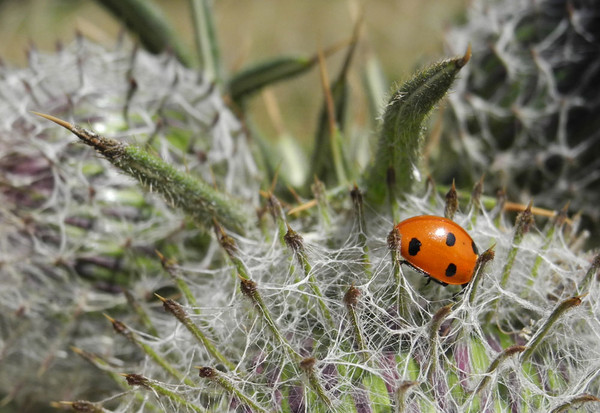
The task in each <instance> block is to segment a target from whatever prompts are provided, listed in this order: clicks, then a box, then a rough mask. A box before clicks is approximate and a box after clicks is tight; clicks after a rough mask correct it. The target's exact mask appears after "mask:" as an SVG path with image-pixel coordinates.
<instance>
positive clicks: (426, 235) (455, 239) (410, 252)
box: [396, 215, 479, 286]
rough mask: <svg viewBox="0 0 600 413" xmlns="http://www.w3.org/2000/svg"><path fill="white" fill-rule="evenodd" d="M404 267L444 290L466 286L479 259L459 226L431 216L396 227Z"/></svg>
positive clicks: (413, 219)
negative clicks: (452, 286) (406, 265)
mask: <svg viewBox="0 0 600 413" xmlns="http://www.w3.org/2000/svg"><path fill="white" fill-rule="evenodd" d="M396 229H397V230H398V233H399V234H400V254H401V255H402V258H404V261H403V263H405V264H408V265H410V266H411V267H413V268H414V269H416V270H417V271H419V272H421V273H423V274H424V275H426V276H428V277H430V279H433V280H434V281H436V282H438V283H439V284H442V285H444V286H446V285H448V284H453V285H463V286H465V285H466V284H468V282H469V281H471V278H472V277H473V272H474V270H475V264H476V263H477V258H478V257H479V252H478V251H477V246H476V245H475V242H473V239H472V238H471V237H470V236H469V234H468V233H467V231H465V230H464V229H463V228H462V227H461V226H460V225H458V224H457V223H455V222H454V221H452V220H450V219H447V218H444V217H438V216H434V215H421V216H417V217H412V218H408V219H406V220H404V221H402V222H400V223H399V224H398V225H396Z"/></svg>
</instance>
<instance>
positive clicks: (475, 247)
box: [471, 241, 479, 255]
mask: <svg viewBox="0 0 600 413" xmlns="http://www.w3.org/2000/svg"><path fill="white" fill-rule="evenodd" d="M471 246H472V247H473V252H474V253H475V255H479V251H478V250H477V245H475V241H471Z"/></svg>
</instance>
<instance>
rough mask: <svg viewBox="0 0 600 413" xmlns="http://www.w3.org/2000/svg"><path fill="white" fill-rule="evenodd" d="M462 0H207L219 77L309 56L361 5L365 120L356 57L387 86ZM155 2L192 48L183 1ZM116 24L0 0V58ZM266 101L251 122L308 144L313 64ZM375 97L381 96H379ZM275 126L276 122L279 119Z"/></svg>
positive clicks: (436, 37)
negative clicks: (377, 67)
mask: <svg viewBox="0 0 600 413" xmlns="http://www.w3.org/2000/svg"><path fill="white" fill-rule="evenodd" d="M467 3H468V0H381V1H362V2H361V1H358V0H302V1H299V0H245V1H244V0H216V1H215V2H214V3H213V4H214V12H215V25H216V29H217V33H218V39H219V43H220V47H221V57H222V59H223V64H224V65H223V67H224V68H225V70H226V71H227V74H231V73H234V72H235V71H237V70H239V69H240V68H242V67H244V66H245V65H247V64H249V63H252V62H256V61H257V60H260V59H266V58H269V57H272V56H278V55H288V54H303V55H307V56H309V55H312V54H313V53H315V52H316V50H318V49H319V48H326V47H328V46H331V45H334V44H337V43H339V42H342V41H344V40H347V39H348V38H349V37H350V36H351V34H352V30H353V25H354V22H355V20H356V16H357V15H358V14H359V13H360V11H359V10H362V12H363V15H364V17H363V22H364V25H363V31H362V36H361V41H360V44H359V49H358V53H357V54H356V57H355V61H354V66H353V68H354V70H353V73H352V75H351V78H350V81H351V84H353V86H354V87H353V88H352V91H353V94H355V96H353V97H352V99H351V101H352V102H353V106H352V107H351V108H350V110H351V117H350V118H351V119H353V122H356V124H357V125H359V127H360V125H364V124H365V123H366V122H368V119H366V117H368V116H370V115H369V114H368V113H367V111H366V106H367V104H366V99H365V98H364V96H363V95H362V94H361V93H362V86H361V82H362V79H361V75H362V69H364V62H365V61H366V60H367V59H368V58H369V57H371V56H376V57H377V58H378V59H379V61H380V63H381V66H382V69H383V72H384V74H385V76H386V78H387V79H388V80H389V83H390V85H388V87H389V86H391V84H392V83H394V82H398V81H401V80H403V79H405V78H406V77H408V76H409V75H410V74H411V73H412V72H413V70H414V69H415V68H416V67H418V66H421V65H425V64H427V63H429V62H433V61H435V60H438V59H439V58H441V57H444V56H445V55H446V54H445V52H444V40H443V39H444V30H446V28H447V27H448V26H449V25H450V24H452V23H453V22H456V21H457V20H460V18H461V16H462V15H463V12H464V8H465V7H466V5H467ZM156 4H157V5H158V6H159V7H160V8H161V9H162V10H163V12H164V13H166V14H167V15H168V19H169V21H170V22H172V24H173V26H174V27H175V29H176V30H177V32H178V33H179V35H180V36H181V37H182V39H183V41H184V43H185V44H186V45H187V46H189V47H190V49H191V50H193V47H194V45H193V36H192V24H191V18H190V14H189V11H188V1H187V0H172V1H166V0H160V1H156ZM121 30H122V26H121V25H120V23H119V22H118V21H117V20H116V19H115V18H114V17H113V16H112V15H110V14H109V13H108V12H107V11H106V10H105V9H104V8H102V6H100V5H98V3H97V2H95V1H93V0H0V57H1V58H2V59H3V60H4V62H5V64H6V63H8V64H10V65H11V66H12V65H24V64H26V62H27V59H26V50H27V49H28V48H29V47H31V45H35V47H36V48H37V49H38V50H41V51H51V50H53V49H54V48H55V47H56V44H57V42H59V41H60V42H62V43H65V44H66V43H69V42H70V41H71V40H72V39H73V38H74V37H75V32H76V31H79V32H81V33H83V34H84V36H86V37H87V38H90V39H93V40H95V41H97V42H99V43H102V44H106V45H107V46H110V45H111V44H114V43H115V39H116V38H117V36H118V34H119V32H120V31H121ZM342 56H343V52H341V53H338V54H337V55H336V56H334V57H333V58H330V59H328V71H329V76H330V78H333V77H335V76H336V73H337V68H338V67H339V64H340V63H341V60H342ZM269 98H270V99H271V102H276V104H275V105H271V108H273V107H276V108H278V109H279V112H280V114H281V122H279V125H280V126H279V127H277V126H275V124H277V123H278V122H277V121H275V122H274V121H273V111H271V112H270V114H269V113H268V112H267V111H265V96H264V94H263V96H260V95H259V96H257V97H256V98H255V99H254V101H253V106H252V113H253V115H254V117H255V124H256V125H258V127H259V128H260V130H261V131H262V132H263V133H265V134H266V135H267V136H268V137H274V136H277V134H278V133H281V132H282V129H285V131H286V132H289V133H291V134H292V135H293V136H294V137H295V138H297V139H298V140H299V141H300V142H303V144H304V145H310V143H311V142H312V136H313V134H314V128H315V124H316V119H317V113H318V111H319V108H320V105H321V102H322V92H321V86H320V80H319V74H318V70H312V71H311V72H310V73H309V74H307V75H305V76H302V77H300V78H296V79H294V80H293V81H291V82H284V83H281V84H278V85H276V86H274V87H273V88H271V89H270V91H269ZM382 103H383V102H382ZM281 125H283V126H281Z"/></svg>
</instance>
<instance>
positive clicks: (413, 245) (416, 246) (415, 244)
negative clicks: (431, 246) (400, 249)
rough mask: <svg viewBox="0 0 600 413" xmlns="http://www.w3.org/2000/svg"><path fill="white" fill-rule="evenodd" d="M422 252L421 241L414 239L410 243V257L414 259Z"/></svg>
mask: <svg viewBox="0 0 600 413" xmlns="http://www.w3.org/2000/svg"><path fill="white" fill-rule="evenodd" d="M420 250H421V241H419V240H418V239H416V238H413V239H411V240H410V242H409V243H408V255H410V256H411V257H414V256H415V255H417V254H418V253H419V251H420Z"/></svg>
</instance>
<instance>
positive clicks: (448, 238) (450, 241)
mask: <svg viewBox="0 0 600 413" xmlns="http://www.w3.org/2000/svg"><path fill="white" fill-rule="evenodd" d="M455 243H456V237H455V236H454V234H453V233H451V232H449V233H448V235H446V245H447V246H449V247H452V246H453V245H454V244H455Z"/></svg>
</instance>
